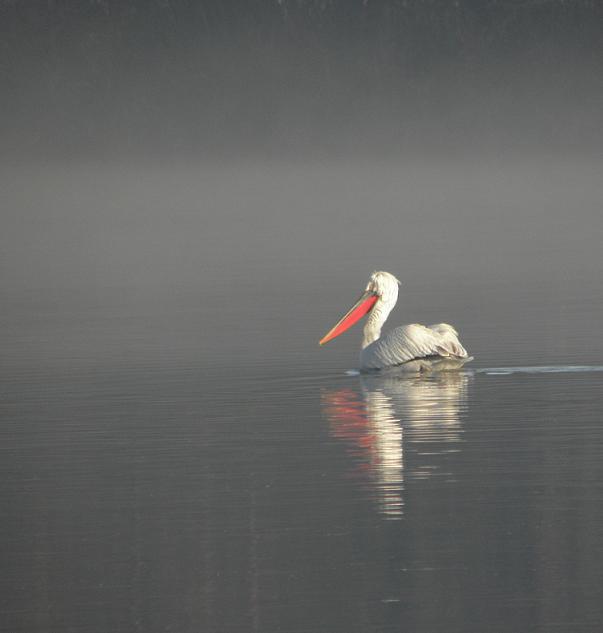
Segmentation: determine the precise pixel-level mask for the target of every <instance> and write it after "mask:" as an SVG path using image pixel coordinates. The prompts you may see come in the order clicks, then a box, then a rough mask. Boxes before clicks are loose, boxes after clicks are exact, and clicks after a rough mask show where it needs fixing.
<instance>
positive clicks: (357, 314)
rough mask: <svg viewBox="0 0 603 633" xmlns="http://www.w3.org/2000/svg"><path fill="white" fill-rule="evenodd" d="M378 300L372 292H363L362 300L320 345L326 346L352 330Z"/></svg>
mask: <svg viewBox="0 0 603 633" xmlns="http://www.w3.org/2000/svg"><path fill="white" fill-rule="evenodd" d="M378 298H379V297H378V296H377V295H376V294H373V293H372V292H368V291H366V292H363V293H362V296H361V297H360V299H358V301H356V303H355V304H354V305H353V306H352V307H351V308H350V309H349V310H348V312H347V313H346V314H345V316H344V317H342V319H341V320H340V321H339V322H338V323H337V325H335V326H334V327H333V328H332V329H331V330H329V332H328V333H327V334H325V335H324V336H323V338H322V339H321V341H320V345H324V344H325V343H326V342H327V341H330V340H331V339H333V338H335V337H336V336H339V335H340V334H343V333H344V332H345V331H346V330H347V329H349V328H351V327H352V325H354V323H356V322H357V321H360V319H361V318H362V317H363V316H364V315H365V314H367V312H369V311H370V309H371V308H372V307H373V306H374V305H375V303H376V301H377V299H378Z"/></svg>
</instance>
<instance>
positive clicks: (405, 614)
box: [0, 163, 603, 633]
mask: <svg viewBox="0 0 603 633" xmlns="http://www.w3.org/2000/svg"><path fill="white" fill-rule="evenodd" d="M598 173H599V171H598V169H597V166H596V165H592V164H588V163H586V164H579V165H576V164H572V165H571V166H569V167H568V166H567V165H554V166H552V167H551V166H550V165H549V166H545V167H543V166H542V164H541V163H537V164H532V165H529V166H528V167H526V166H525V165H519V166H518V165H515V164H513V165H509V164H507V165H500V164H495V165H494V164H493V165H490V166H484V165H480V166H469V167H467V166H459V165H451V166H448V167H441V168H434V167H433V166H432V167H430V168H425V167H416V166H414V167H412V168H410V167H408V166H406V167H404V166H396V167H394V166H375V165H373V166H371V167H370V169H367V168H366V166H365V167H363V168H362V169H360V168H358V167H355V168H351V167H345V168H344V167H341V166H338V167H330V168H329V169H326V168H324V169H323V168H322V167H313V168H311V169H308V168H307V167H306V168H299V167H297V168H296V167H282V166H281V167H278V168H276V167H273V168H262V169H259V168H246V169H237V170H234V171H233V170H222V171H220V170H217V169H215V168H214V169H213V170H209V171H208V170H206V169H204V168H202V167H200V168H199V169H198V170H197V171H196V172H195V173H191V171H190V170H189V172H188V173H185V174H182V173H181V172H179V171H178V170H167V169H166V170H162V169H159V168H156V169H153V170H144V169H140V170H129V171H125V172H123V173H121V172H119V170H115V171H112V172H107V171H100V172H99V171H95V170H92V169H86V170H82V169H81V168H78V169H75V168H70V169H65V170H63V171H61V172H60V173H56V171H55V172H52V173H49V172H46V171H44V170H38V171H35V173H33V174H32V173H31V172H29V173H24V172H20V173H18V174H12V175H11V177H10V179H8V180H9V181H10V182H9V185H10V186H8V192H9V194H10V196H11V205H10V207H9V211H8V212H7V218H6V225H5V226H6V230H5V231H4V233H3V236H2V246H3V252H4V253H5V258H4V259H5V264H6V266H5V268H4V273H5V276H4V281H3V288H4V295H5V299H6V301H5V308H4V310H3V312H2V316H1V326H2V345H3V355H2V364H1V366H0V376H1V392H0V395H1V400H0V406H1V414H2V425H1V427H0V432H1V443H0V446H1V447H2V462H1V463H2V478H1V481H2V483H1V488H0V490H1V492H0V500H1V502H2V507H3V512H2V534H3V539H2V541H3V549H4V554H3V574H2V591H1V592H0V601H1V602H0V611H1V614H2V621H1V622H2V624H1V626H2V628H1V630H3V631H7V632H8V631H10V632H12V633H14V632H17V631H23V632H28V633H34V632H48V631H61V632H69V631H78V632H83V631H90V632H99V633H100V632H104V631H124V632H125V631H128V632H129V631H144V632H148V631H208V632H209V631H211V632H214V631H215V632H224V633H230V632H233V631H260V632H262V633H264V632H265V633H268V632H272V631H275V632H276V631H286V632H310V631H311V632H324V633H327V632H328V633H333V632H336V631H337V632H339V631H341V632H342V633H343V632H348V631H359V632H363V633H364V632H372V631H375V632H380V631H401V630H408V631H417V632H418V631H424V632H430V633H431V632H435V631H446V632H447V633H448V632H451V631H458V632H467V631H476V632H478V631H480V632H481V631H500V632H507V631H508V632H509V633H511V632H513V633H515V632H517V631H542V632H549V631H576V632H591V631H598V630H599V628H600V623H601V621H602V619H603V606H602V605H603V600H602V599H603V589H602V587H603V571H602V567H601V560H602V557H603V425H602V422H603V420H602V417H601V416H602V414H601V411H602V409H603V389H602V386H603V372H601V371H597V370H596V368H597V367H599V366H600V365H601V364H603V363H602V358H603V355H602V352H603V343H602V342H601V337H600V334H599V328H600V322H601V313H602V308H603V290H602V287H601V284H600V279H601V273H602V272H603V263H602V257H601V254H600V252H599V250H598V249H599V248H600V243H601V238H602V237H603V234H602V226H603V223H602V220H601V211H600V209H601V207H600V203H601V199H602V197H601V192H602V189H601V183H600V181H599V177H598ZM359 174H364V179H360V178H359ZM436 176H437V179H435V177H436ZM434 179H435V180H434ZM5 190H7V189H5ZM375 268H383V269H389V270H391V272H394V273H395V274H396V275H397V276H398V277H400V279H401V280H402V281H403V288H402V295H401V303H400V306H399V307H398V308H397V309H396V310H395V311H394V313H393V314H392V316H391V321H392V324H393V325H396V324H399V323H404V322H412V321H423V322H428V323H431V322H434V321H438V320H447V321H450V322H452V323H454V324H455V325H456V326H457V327H458V328H459V329H460V331H461V335H462V340H463V342H464V343H465V345H466V347H467V348H468V349H469V351H470V352H471V353H472V354H473V355H474V356H475V357H476V360H475V362H474V363H473V364H472V370H470V371H467V372H463V373H459V374H451V375H441V376H439V377H430V378H422V379H419V378H416V377H411V378H405V379H400V378H397V377H395V376H369V377H362V376H358V375H355V374H353V373H352V374H346V370H349V369H352V368H354V366H355V361H356V353H357V350H356V347H357V344H358V341H359V338H360V333H359V331H356V332H355V333H351V334H347V335H346V336H344V337H341V338H340V339H338V340H337V341H334V342H333V343H331V344H329V346H326V347H325V348H323V349H320V348H318V345H317V341H318V339H319V338H320V337H321V336H322V335H323V334H324V333H325V332H326V331H327V329H328V328H330V327H331V326H332V325H333V322H334V320H335V319H336V318H337V317H338V316H340V313H341V312H342V311H343V310H345V309H346V308H347V307H348V304H349V303H350V301H352V300H353V299H354V298H355V296H356V294H357V293H358V292H359V291H360V290H361V289H362V287H363V285H364V284H365V283H366V278H367V277H368V274H369V273H370V272H371V271H372V270H373V269H375ZM578 365H579V366H583V369H582V370H579V371H578V370H575V371H570V370H569V369H567V366H578ZM501 367H502V368H505V367H507V368H509V367H511V368H518V369H519V370H522V369H523V370H522V371H518V370H513V371H507V372H504V371H503V372H501V371H500V369H499V370H498V371H486V370H488V369H489V368H501ZM530 367H531V368H534V367H536V369H530V370H527V369H526V368H530ZM538 367H549V368H550V367H553V368H554V369H555V371H551V370H550V369H549V370H548V371H542V370H539V369H538ZM589 368H594V369H593V370H589Z"/></svg>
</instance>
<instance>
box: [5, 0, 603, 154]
mask: <svg viewBox="0 0 603 633" xmlns="http://www.w3.org/2000/svg"><path fill="white" fill-rule="evenodd" d="M0 10H1V11H2V14H1V18H2V19H1V20H0V37H1V38H2V42H3V46H2V55H1V57H0V73H1V75H0V76H1V81H2V84H3V90H2V93H3V98H2V103H1V105H0V109H1V112H2V117H1V122H0V125H1V128H0V129H1V131H2V136H3V139H4V141H3V144H2V157H3V158H4V160H9V161H10V160H15V159H17V158H19V159H23V158H31V159H35V160H41V159H44V158H46V157H47V158H49V159H54V158H62V159H71V160H79V159H80V158H85V159H96V160H98V159H101V158H105V159H110V160H116V159H119V158H122V159H124V158H127V159H135V160H145V161H158V160H162V159H166V158H169V159H186V160H193V159H203V160H206V161H209V162H214V161H215V160H217V159H223V158H224V157H226V158H227V159H229V160H234V159H239V160H240V159H241V158H242V157H247V158H249V159H252V160H257V158H258V157H261V156H264V157H267V158H270V157H273V158H274V157H282V156H288V157H294V158H295V159H299V158H300V157H302V156H309V157H316V156H319V157H321V156H325V155H328V156H333V155H334V156H341V155H343V156H349V155H350V154H353V155H360V156H377V157H383V156H384V155H391V154H394V155H403V156H411V157H414V156H417V155H421V154H424V153H428V154H430V155H433V154H436V155H440V156H441V155H442V153H446V154H449V155H451V156H456V155H457V154H459V153H461V154H470V155H475V154H476V153H477V152H489V153H494V154H500V153H501V152H510V151H515V152H521V153H526V152H541V151H542V152H549V153H550V152H553V153H557V152H563V153H567V152H569V153H572V154H575V153H582V152H588V153H598V152H600V149H601V143H602V141H603V136H602V134H603V133H602V129H603V127H602V126H601V116H602V115H601V112H603V96H602V95H603V76H602V74H601V59H602V58H603V42H602V40H601V36H600V33H601V26H602V25H603V9H602V8H601V6H599V4H598V3H596V2H586V1H584V2H582V1H576V2H563V1H562V0H549V1H547V2H534V1H515V2H509V1H497V2H490V3H488V4H487V5H484V3H483V2H476V1H472V0H464V1H460V2H456V3H449V2H441V1H425V0H416V1H409V2H396V1H386V0H378V1H377V0H374V1H371V0H365V1H360V0H358V1H354V2H345V1H337V0H331V1H325V0H296V1H293V0H280V1H278V0H262V1H258V2H244V1H239V2H237V1H230V2H221V1H215V2H212V1H206V2H186V1H182V2H170V1H165V0H162V1H154V2H138V1H136V0H130V1H128V2H111V1H86V2H42V1H33V2H27V3H25V2H7V1H5V2H2V4H1V7H0Z"/></svg>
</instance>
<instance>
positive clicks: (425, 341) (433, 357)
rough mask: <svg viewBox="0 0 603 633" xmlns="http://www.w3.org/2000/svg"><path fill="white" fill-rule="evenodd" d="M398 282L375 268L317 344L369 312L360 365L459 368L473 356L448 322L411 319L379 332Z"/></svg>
mask: <svg viewBox="0 0 603 633" xmlns="http://www.w3.org/2000/svg"><path fill="white" fill-rule="evenodd" d="M399 284H400V282H399V281H398V280H397V279H396V278H395V277H394V276H393V275H392V274H391V273H386V272H383V271H378V272H374V273H373V274H372V275H371V278H370V279H369V282H368V284H367V286H366V290H365V291H364V292H363V293H362V296H361V297H360V299H358V301H357V302H356V303H355V304H354V305H353V306H352V307H351V308H350V310H349V311H348V312H347V313H346V314H345V316H344V317H343V318H342V319H341V320H340V321H339V322H338V323H337V324H336V325H335V326H334V327H333V328H332V329H331V330H330V331H329V332H328V334H326V335H325V336H324V337H323V339H322V340H321V341H320V344H321V345H324V344H325V343H326V342H327V341H330V340H331V339H333V338H335V337H336V336H339V335H340V334H342V333H343V332H345V331H346V330H347V329H348V328H349V327H351V326H352V325H354V323H356V321H359V320H360V319H361V318H362V317H363V316H364V315H366V314H368V319H367V322H366V325H365V326H364V337H363V339H362V351H361V353H360V368H361V369H383V368H385V367H395V366H402V365H404V367H403V368H404V369H408V370H412V371H424V370H428V371H429V370H442V369H458V368H459V367H462V365H464V364H465V363H467V362H468V361H470V360H472V357H470V356H469V355H468V354H467V352H466V350H465V348H464V347H463V346H462V345H461V342H460V341H459V339H458V333H457V331H456V330H455V329H454V328H453V327H452V325H448V323H437V324H435V325H431V326H429V327H426V326H425V325H419V324H417V323H411V324H410V325H403V326H401V327H397V328H394V329H393V330H391V331H389V332H387V333H386V334H384V335H383V336H381V327H382V326H383V324H384V323H385V321H386V320H387V317H388V316H389V313H390V312H391V311H392V309H393V308H394V306H395V305H396V301H397V300H398V285H399Z"/></svg>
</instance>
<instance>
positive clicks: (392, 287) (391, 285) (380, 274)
mask: <svg viewBox="0 0 603 633" xmlns="http://www.w3.org/2000/svg"><path fill="white" fill-rule="evenodd" d="M399 285H400V282H399V281H398V280H397V279H396V278H395V277H394V276H393V275H392V274H391V273H386V272H385V271H383V270H376V271H375V272H374V273H373V274H372V275H371V277H370V279H369V282H368V284H366V290H365V292H370V293H371V294H374V295H376V296H377V297H379V298H380V299H383V301H386V302H388V303H389V302H392V303H393V304H395V303H396V301H397V300H398V286H399Z"/></svg>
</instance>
